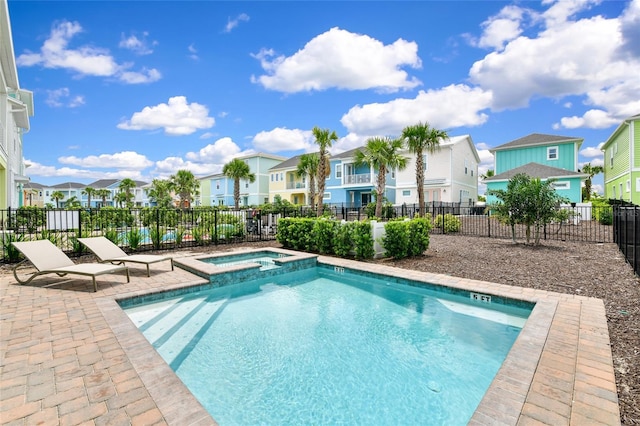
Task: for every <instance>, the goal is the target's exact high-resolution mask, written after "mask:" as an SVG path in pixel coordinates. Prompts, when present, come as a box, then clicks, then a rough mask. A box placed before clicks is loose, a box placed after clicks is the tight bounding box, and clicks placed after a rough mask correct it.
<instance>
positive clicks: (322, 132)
mask: <svg viewBox="0 0 640 426" xmlns="http://www.w3.org/2000/svg"><path fill="white" fill-rule="evenodd" d="M311 132H312V133H313V136H314V137H315V138H316V140H315V143H316V144H317V145H318V146H319V147H320V152H318V159H319V163H318V174H317V181H318V211H317V216H322V212H323V210H324V206H323V204H322V199H323V198H324V187H325V184H326V179H327V176H329V174H330V173H331V170H330V165H329V152H328V149H329V148H330V147H331V144H332V143H333V142H334V141H337V140H338V135H337V134H336V132H335V131H331V130H329V129H321V128H319V127H318V126H315V127H314V128H313V129H312V130H311Z"/></svg>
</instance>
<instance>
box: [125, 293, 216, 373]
mask: <svg viewBox="0 0 640 426" xmlns="http://www.w3.org/2000/svg"><path fill="white" fill-rule="evenodd" d="M226 303H227V299H219V298H214V297H199V298H193V299H191V298H185V299H183V300H178V301H173V302H172V303H171V304H169V303H167V304H166V305H164V306H161V307H159V308H157V309H153V310H152V311H147V312H146V313H145V312H144V311H140V312H134V313H130V317H131V318H132V320H133V321H134V322H135V323H136V325H138V328H140V331H142V333H143V334H144V336H145V337H146V338H147V340H149V342H151V344H152V345H153V347H154V348H156V350H157V351H158V353H160V355H162V357H163V358H164V359H165V361H167V363H169V364H171V363H172V362H174V361H175V360H176V359H177V358H178V357H179V356H180V354H183V353H184V351H185V350H190V347H193V344H194V343H195V342H197V340H199V338H200V337H201V333H203V330H206V327H208V324H209V323H210V322H211V321H212V319H215V317H217V313H218V311H219V310H221V308H222V307H224V305H226Z"/></svg>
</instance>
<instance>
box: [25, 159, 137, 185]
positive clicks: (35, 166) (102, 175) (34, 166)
mask: <svg viewBox="0 0 640 426" xmlns="http://www.w3.org/2000/svg"><path fill="white" fill-rule="evenodd" d="M25 163H26V164H29V168H28V169H27V174H28V175H29V176H30V177H35V176H40V177H64V178H67V179H71V180H97V179H124V178H131V179H135V180H142V181H144V180H145V177H144V176H143V175H142V174H141V173H140V171H138V170H125V169H123V170H118V171H114V172H103V171H96V170H88V169H76V168H72V167H54V166H45V165H43V164H40V163H37V162H35V161H31V160H27V159H25Z"/></svg>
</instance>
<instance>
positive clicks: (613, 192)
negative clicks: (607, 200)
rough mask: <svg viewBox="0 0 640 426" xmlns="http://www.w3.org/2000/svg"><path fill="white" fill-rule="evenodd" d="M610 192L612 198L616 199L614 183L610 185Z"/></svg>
mask: <svg viewBox="0 0 640 426" xmlns="http://www.w3.org/2000/svg"><path fill="white" fill-rule="evenodd" d="M611 193H612V195H613V196H612V197H611V198H612V199H614V200H615V199H616V186H615V185H611Z"/></svg>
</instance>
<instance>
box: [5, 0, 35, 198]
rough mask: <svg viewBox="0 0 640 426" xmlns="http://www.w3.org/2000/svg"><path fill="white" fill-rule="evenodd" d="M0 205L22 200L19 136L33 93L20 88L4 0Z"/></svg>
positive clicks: (24, 127)
mask: <svg viewBox="0 0 640 426" xmlns="http://www.w3.org/2000/svg"><path fill="white" fill-rule="evenodd" d="M0 73H1V74H0V79H1V82H0V209H6V208H7V207H20V206H22V205H23V204H24V200H23V194H24V193H23V185H24V184H25V183H27V182H29V178H28V177H27V176H26V172H25V169H26V166H25V164H24V157H23V156H22V136H23V135H24V133H26V132H28V131H29V128H30V126H29V117H33V93H32V92H30V91H28V90H23V89H21V88H20V83H19V82H18V70H17V68H16V61H15V55H14V52H13V39H12V36H11V23H10V21H9V9H8V5H7V2H6V1H0Z"/></svg>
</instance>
